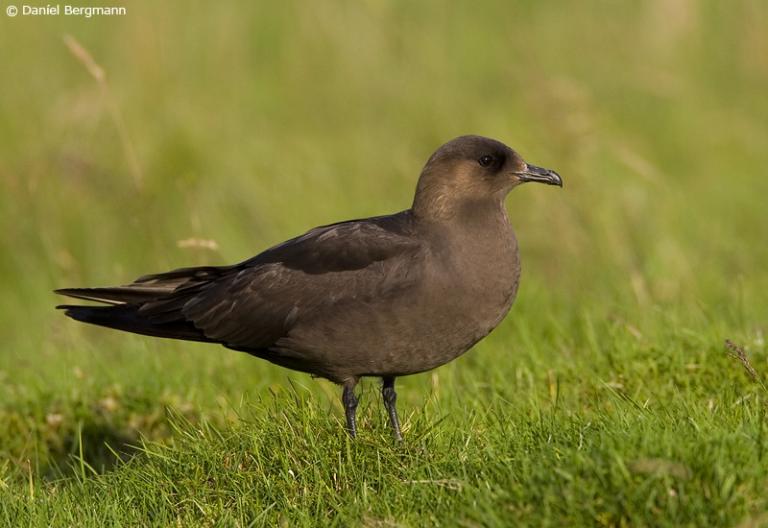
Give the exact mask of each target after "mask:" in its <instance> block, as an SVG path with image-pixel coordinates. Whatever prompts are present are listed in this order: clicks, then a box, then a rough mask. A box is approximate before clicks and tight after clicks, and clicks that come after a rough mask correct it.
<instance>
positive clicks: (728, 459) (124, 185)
mask: <svg viewBox="0 0 768 528" xmlns="http://www.w3.org/2000/svg"><path fill="white" fill-rule="evenodd" d="M465 4H466V5H461V4H458V3H454V4H452V5H447V4H445V3H442V2H432V1H428V2H422V3H416V2H402V1H394V2H384V1H379V0H366V1H362V2H353V1H340V2H333V3H331V2H314V3H313V2H298V1H287V2H271V3H263V2H262V3H249V4H247V5H246V3H241V4H235V3H234V2H231V3H227V4H224V3H211V2H207V3H203V2H182V1H180V0H179V1H175V2H162V3H161V2H149V1H136V2H129V3H127V4H126V5H127V10H128V14H127V15H126V16H122V17H111V18H106V17H103V18H91V19H82V18H75V17H65V16H58V17H56V16H53V17H30V16H27V17H24V16H18V17H16V18H9V17H7V16H5V4H4V5H3V9H2V13H1V14H0V50H3V51H2V53H0V78H2V79H3V82H2V86H3V87H2V95H0V233H1V235H0V236H1V237H2V238H0V244H1V247H0V289H1V291H2V295H0V338H1V339H0V343H1V345H0V524H2V525H8V526H26V525H30V526H105V525H115V526H117V525H133V526H138V525H157V526H171V525H174V526H177V525H178V526H219V525H222V526H243V527H244V526H274V525H275V524H279V525H282V526H317V525H337V526H350V525H352V526H355V525H358V526H371V527H378V526H414V527H416V526H428V525H443V526H510V525H517V526H520V525H531V526H587V525H589V526H592V525H599V526H628V525H631V526H741V527H758V526H768V494H766V489H768V453H766V451H767V450H768V438H767V435H768V423H767V417H766V414H767V412H766V411H768V407H766V405H768V391H767V390H766V388H765V383H766V380H767V379H768V347H767V346H766V342H765V339H766V336H765V334H766V332H768V267H767V266H766V263H767V262H768V207H767V206H766V197H768V177H767V176H768V175H767V174H766V170H767V169H766V167H768V97H766V93H768V92H767V90H766V89H767V88H768V54H766V50H767V49H768V32H766V30H765V29H766V27H768V6H767V5H766V4H765V3H763V2H758V1H738V2H715V1H714V0H711V1H702V2H696V1H686V0H656V1H648V2H634V3H632V2H604V1H595V2H591V3H589V4H586V3H584V2H576V1H566V2H551V3H547V2H492V3H487V4H482V5H477V4H471V3H465ZM65 35H71V36H72V37H73V38H74V39H75V40H74V41H73V40H68V39H66V38H65ZM78 42H79V45H81V46H82V47H83V48H84V49H85V50H87V51H88V53H90V55H91V56H92V58H93V61H95V63H94V64H90V63H89V62H88V58H87V57H86V56H85V55H84V53H83V51H82V50H80V49H79V48H78V44H77V43H78ZM98 68H101V70H99V69H98ZM99 71H103V72H104V73H105V74H106V77H105V79H106V80H102V81H99ZM465 133H479V134H483V135H488V136H492V137H495V138H498V139H500V140H502V141H504V142H506V143H508V144H510V145H511V146H513V147H515V148H516V149H517V150H518V151H519V152H520V153H521V154H522V155H523V156H524V157H525V158H526V159H528V160H529V161H531V162H533V163H536V164H538V165H542V166H545V167H551V168H554V169H557V170H558V171H559V172H560V173H561V174H562V175H563V178H564V180H565V188H564V189H563V190H562V191H560V190H557V189H553V188H546V187H542V186H533V185H531V186H525V187H523V188H520V189H517V190H515V191H514V192H513V193H512V194H511V195H510V197H509V200H508V209H509V215H510V218H511V220H512V222H513V224H514V226H515V228H516V230H517V233H518V238H519V241H520V245H521V254H522V259H523V281H522V285H521V288H520V292H519V296H518V300H517V302H516V304H515V306H514V307H513V309H512V312H511V314H510V316H509V317H507V319H506V320H505V321H504V322H503V324H502V325H501V326H500V327H499V328H498V329H497V330H496V331H495V332H494V333H493V334H491V336H489V337H488V338H487V339H486V340H484V341H483V342H481V343H480V344H479V345H478V346H477V347H476V348H475V349H474V350H472V351H471V352H469V353H468V354H466V355H465V356H463V357H462V358H460V359H458V360H457V361H455V362H453V363H451V364H449V365H447V366H445V367H442V368H440V369H438V370H436V371H434V372H431V373H426V374H422V375H418V376H413V377H410V378H405V379H403V380H401V381H400V382H399V384H398V386H399V396H400V399H399V407H400V412H401V417H402V418H403V420H404V433H405V436H406V439H405V442H404V443H403V444H402V445H396V444H395V443H394V442H393V441H392V439H391V438H390V436H389V432H388V429H387V424H386V420H385V416H384V411H383V408H382V406H381V405H380V403H379V397H378V387H377V383H376V382H375V381H373V380H371V381H369V382H367V383H364V386H363V396H362V407H361V421H362V423H361V424H360V427H361V434H360V437H359V439H358V440H357V441H350V440H349V439H348V438H347V437H346V435H345V434H344V433H343V429H342V413H341V405H340V403H339V401H338V395H339V394H338V393H339V390H338V389H337V388H336V387H335V386H333V385H332V384H330V383H328V382H326V381H322V380H313V379H311V378H310V377H308V376H306V375H301V374H296V373H292V372H289V371H286V370H282V369H279V368H278V367H275V366H272V365H270V364H267V363H265V362H261V361H258V360H255V359H252V358H250V357H247V356H246V355H244V354H238V353H235V352H231V351H227V350H224V349H221V348H217V347H214V346H204V345H198V344H188V343H176V342H166V341H159V340H152V339H149V338H142V337H139V336H133V335H126V334H119V333H117V332H110V331H106V330H100V329H97V328H90V327H85V326H83V325H78V324H76V323H74V322H72V321H69V320H67V319H66V318H64V317H63V316H62V315H61V314H60V313H57V312H56V311H55V310H54V309H53V307H54V305H55V304H56V303H57V302H58V301H59V300H58V299H56V298H55V296H54V295H53V294H52V293H51V290H52V289H54V288H57V287H64V286H81V285H109V284H113V283H123V282H128V281H130V280H132V279H134V278H135V277H137V276H139V275H142V274H144V273H148V272H154V271H163V270H166V269H170V268H174V267H179V266H184V265H195V264H204V263H205V264H224V263H230V262H234V261H237V260H241V259H244V258H246V257H249V256H251V255H253V254H255V253H256V252H258V251H259V250H261V249H263V248H265V247H267V246H269V245H271V244H273V243H276V242H279V241H281V240H284V239H286V238H288V237H291V236H294V235H296V234H299V233H301V232H303V231H305V230H306V229H308V228H310V227H313V226H315V225H319V224H325V223H329V222H332V221H337V220H343V219H348V218H354V217H361V216H370V215H375V214H383V213H388V212H393V211H396V210H400V209H403V208H406V207H407V206H409V205H410V200H411V198H412V193H413V189H414V186H415V182H416V177H417V175H418V171H419V170H420V168H421V165H422V164H423V163H424V161H425V160H426V158H427V156H428V155H429V154H430V153H431V152H432V151H433V150H434V149H435V148H436V147H437V146H438V145H440V144H441V143H443V142H444V141H447V140H448V139H450V138H452V137H455V136H457V135H461V134H465ZM200 241H204V243H201V242H200ZM725 339H731V340H733V341H734V342H735V343H736V344H738V345H739V346H741V347H743V349H744V351H745V353H746V354H747V356H748V358H749V360H750V361H751V365H752V367H753V368H754V370H755V371H756V378H755V379H753V377H751V376H750V374H749V372H747V370H746V369H745V368H744V366H743V365H742V363H741V361H739V360H738V359H737V358H734V357H732V356H730V355H729V354H728V352H727V350H726V348H725V347H724V340H725Z"/></svg>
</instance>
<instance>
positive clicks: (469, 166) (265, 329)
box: [55, 135, 563, 441]
mask: <svg viewBox="0 0 768 528" xmlns="http://www.w3.org/2000/svg"><path fill="white" fill-rule="evenodd" d="M526 182H539V183H544V184H548V185H556V186H560V187H562V185H563V181H562V179H561V177H560V175H559V174H558V173H557V172H555V171H553V170H550V169H544V168H541V167H538V166H535V165H532V164H529V163H526V162H525V161H524V160H523V158H522V157H521V156H520V155H519V154H518V153H517V152H516V151H515V150H513V149H512V148H510V147H508V146H506V145H505V144H504V143H502V142H500V141H497V140H494V139H490V138H487V137H483V136H476V135H466V136H460V137H457V138H455V139H453V140H451V141H448V142H447V143H445V144H444V145H442V146H440V147H439V148H438V149H437V150H436V151H435V152H434V153H433V154H432V155H431V156H430V157H429V159H428V160H427V162H426V164H425V165H424V167H423V169H422V171H421V174H420V176H419V178H418V182H417V185H416V192H415V195H414V200H413V203H412V205H411V207H410V208H408V209H405V210H403V211H400V212H398V213H394V214H390V215H385V216H374V217H371V218H364V219H358V220H349V221H344V222H339V223H334V224H329V225H324V226H320V227H316V228H314V229H311V230H309V231H307V232H306V233H305V234H303V235H301V236H298V237H296V238H292V239H290V240H288V241H286V242H283V243H281V244H278V245H275V246H273V247H270V248H269V249H266V250H265V251H263V252H262V253H259V254H258V255H256V256H254V257H252V258H249V259H247V260H245V261H242V262H240V263H238V264H234V265H228V266H201V267H190V268H181V269H176V270H173V271H169V272H166V273H158V274H153V275H145V276H142V277H140V278H138V279H136V280H135V281H134V282H132V283H130V284H127V285H124V286H116V287H103V288H63V289H58V290H55V293H58V294H61V295H65V296H69V297H73V298H77V299H80V300H86V301H92V302H97V303H100V305H82V304H80V305H73V304H65V305H60V306H57V308H59V309H62V310H64V313H65V314H66V315H67V316H69V317H71V318H72V319H75V320H77V321H81V322H84V323H90V324H94V325H99V326H103V327H108V328H111V329H116V330H122V331H126V332H132V333H135V334H143V335H146V336H153V337H161V338H171V339H180V340H188V341H202V342H208V343H217V344H220V345H223V346H224V347H226V348H229V349H232V350H236V351H240V352H245V353H248V354H250V355H252V356H255V357H257V358H261V359H265V360H267V361H270V362H272V363H274V364H277V365H280V366H282V367H287V368H289V369H293V370H296V371H301V372H305V373H309V374H311V375H312V376H314V377H320V378H325V379H328V380H330V381H332V382H334V383H336V384H338V385H341V387H342V391H341V392H342V394H341V402H342V406H343V408H344V414H345V421H346V424H345V425H346V431H347V432H348V433H349V435H350V436H351V437H352V438H355V437H356V436H357V422H356V410H357V406H358V397H357V395H356V394H355V388H356V386H357V384H358V382H359V381H360V380H361V378H364V377H375V378H380V379H381V380H382V385H381V396H382V400H383V404H384V407H385V409H386V411H387V414H388V421H389V425H390V427H391V430H392V434H393V436H394V438H395V439H397V440H398V441H400V440H402V432H401V427H400V420H399V418H398V414H397V408H396V400H397V393H396V391H395V380H396V378H398V377H401V376H407V375H411V374H416V373H420V372H425V371H429V370H432V369H434V368H437V367H439V366H441V365H444V364H446V363H448V362H450V361H452V360H454V359H455V358H457V357H459V356H460V355H462V354H464V353H465V352H466V351H467V350H469V349H470V348H472V346H474V345H475V344H476V343H477V342H478V341H480V340H481V339H483V338H484V337H485V336H487V335H488V334H489V333H490V332H491V331H492V330H493V329H494V328H496V326H497V325H498V324H499V323H500V322H501V321H502V319H503V318H504V317H505V316H506V315H507V313H508V312H509V310H510V308H511V306H512V303H513V301H514V299H515V296H516V294H517V291H518V285H519V281H520V259H519V250H518V243H517V240H516V238H515V233H514V231H513V229H512V226H511V225H510V222H509V219H508V216H507V211H506V207H505V198H506V196H507V194H508V193H509V192H510V191H511V190H512V189H514V188H515V187H517V186H519V185H521V184H523V183H526Z"/></svg>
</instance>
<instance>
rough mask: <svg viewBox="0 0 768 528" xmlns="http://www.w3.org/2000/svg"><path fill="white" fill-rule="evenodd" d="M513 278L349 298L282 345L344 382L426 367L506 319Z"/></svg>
mask: <svg viewBox="0 0 768 528" xmlns="http://www.w3.org/2000/svg"><path fill="white" fill-rule="evenodd" d="M508 282H509V284H504V285H503V286H502V287H501V288H499V285H498V284H493V285H486V286H485V287H483V288H481V289H482V290H483V291H472V290H471V289H470V288H469V287H468V286H467V285H456V284H446V285H445V287H444V288H435V287H434V286H433V287H431V288H428V289H427V291H429V292H430V293H425V290H422V291H420V292H410V293H409V294H406V295H403V296H401V297H399V298H397V299H382V300H381V302H376V301H373V302H359V303H349V305H348V306H346V307H345V308H344V309H338V307H337V309H335V310H333V311H329V312H328V313H326V314H324V315H323V316H321V317H318V318H316V319H315V320H312V321H305V322H302V323H301V324H297V325H296V326H295V327H294V328H293V329H292V330H291V332H290V333H289V335H288V336H287V337H286V338H284V339H281V340H280V341H279V342H278V343H277V344H276V345H277V346H276V347H275V352H280V353H281V354H282V355H283V357H284V359H286V360H290V358H291V357H297V358H301V361H302V362H303V364H305V365H306V364H311V365H312V369H311V371H312V372H314V373H315V374H317V375H319V376H322V377H325V378H328V379H331V380H332V381H336V382H342V381H344V380H345V379H347V378H350V377H359V376H385V375H386V376H402V375H407V374H415V373H418V372H424V371H427V370H430V369H433V368H436V367H439V366H440V365H444V364H445V363H448V362H449V361H451V360H453V359H455V358H457V357H458V356H460V355H461V354H463V353H464V352H466V351H467V350H469V349H470V348H471V347H472V346H473V345H474V344H475V343H477V342H478V341H479V340H481V339H482V338H483V337H485V336H486V335H488V333H490V332H491V330H493V329H494V328H495V327H496V326H497V325H498V323H499V322H500V321H501V320H502V319H503V318H504V316H505V315H506V314H507V312H508V311H509V309H510V307H511V305H512V301H513V300H514V296H515V292H516V289H517V288H516V284H517V279H516V278H514V280H510V281H508ZM486 290H487V291H486ZM318 343H323V346H322V348H320V347H318ZM268 359H269V358H268ZM275 362H278V363H279V361H275ZM286 366H288V365H286Z"/></svg>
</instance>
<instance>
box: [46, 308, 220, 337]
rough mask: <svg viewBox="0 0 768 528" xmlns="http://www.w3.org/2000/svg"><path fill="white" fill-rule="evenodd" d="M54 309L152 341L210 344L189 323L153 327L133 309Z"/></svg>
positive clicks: (178, 322)
mask: <svg viewBox="0 0 768 528" xmlns="http://www.w3.org/2000/svg"><path fill="white" fill-rule="evenodd" d="M56 308H58V309H61V310H64V313H65V314H66V315H67V316H69V317H71V318H72V319H75V320H77V321H81V322H83V323H88V324H93V325H98V326H105V327H107V328H114V329H115V330H123V331H125V332H132V333H134V334H141V335H147V336H152V337H166V338H169V339H184V340H187V341H207V342H211V340H210V339H208V338H207V337H205V335H204V334H203V333H202V332H201V331H200V330H199V329H198V328H196V327H195V325H193V324H192V323H191V322H189V321H181V320H180V321H172V322H166V323H160V324H158V323H154V322H152V321H151V320H150V319H148V318H147V317H144V316H142V315H141V314H140V313H139V310H138V307H136V306H131V305H113V306H76V305H66V304H65V305H60V306H57V307H56Z"/></svg>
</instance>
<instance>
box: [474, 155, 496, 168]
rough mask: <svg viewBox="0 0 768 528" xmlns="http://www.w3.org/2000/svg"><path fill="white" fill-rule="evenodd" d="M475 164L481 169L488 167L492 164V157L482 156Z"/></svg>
mask: <svg viewBox="0 0 768 528" xmlns="http://www.w3.org/2000/svg"><path fill="white" fill-rule="evenodd" d="M477 162H478V163H479V164H480V166H481V167H488V166H490V165H491V163H493V156H483V157H482V158H480V159H479V160H477Z"/></svg>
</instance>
